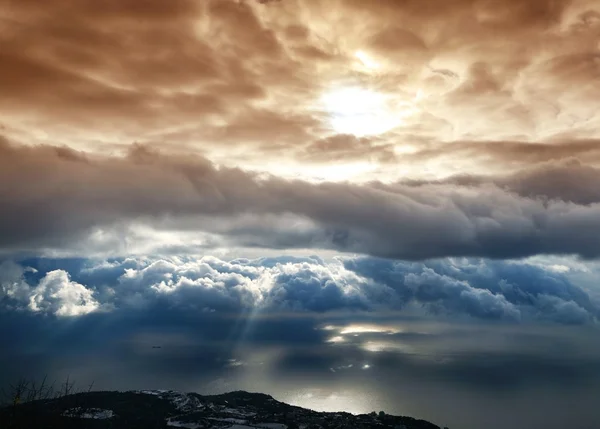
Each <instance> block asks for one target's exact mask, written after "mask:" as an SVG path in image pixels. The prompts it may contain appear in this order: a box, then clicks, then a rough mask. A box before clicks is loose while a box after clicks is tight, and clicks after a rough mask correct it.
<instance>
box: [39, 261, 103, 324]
mask: <svg viewBox="0 0 600 429" xmlns="http://www.w3.org/2000/svg"><path fill="white" fill-rule="evenodd" d="M98 307H99V304H98V302H97V301H96V300H95V299H94V296H93V292H92V291H90V290H89V289H87V288H86V287H85V286H83V285H80V284H79V283H75V282H72V281H71V280H70V279H69V274H68V273H67V272H66V271H62V270H55V271H50V272H48V273H46V275H45V277H44V278H43V279H42V280H41V281H40V282H39V284H38V285H37V286H36V287H35V288H33V290H32V291H31V296H30V297H29V309H30V310H31V311H34V312H45V313H51V314H55V315H57V316H81V315H83V314H88V313H91V312H93V311H96V310H97V309H98Z"/></svg>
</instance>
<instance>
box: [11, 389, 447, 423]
mask: <svg viewBox="0 0 600 429" xmlns="http://www.w3.org/2000/svg"><path fill="white" fill-rule="evenodd" d="M0 427H1V428H3V429H4V428H6V429H9V428H19V429H21V428H23V429H25V428H27V429H29V428H31V429H44V428H93V429H104V428H107V429H108V428H111V429H137V428H140V429H142V428H143V429H154V428H165V429H170V428H187V429H360V428H364V429H367V428H379V429H387V428H391V429H440V428H439V427H438V426H436V425H434V424H432V423H429V422H426V421H424V420H416V419H413V418H411V417H398V416H391V415H388V414H384V413H379V414H377V413H371V414H362V415H352V414H349V413H342V412H339V413H321V412H316V411H311V410H307V409H304V408H300V407H295V406H292V405H288V404H285V403H283V402H279V401H277V400H275V399H273V398H272V397H271V396H269V395H265V394H262V393H248V392H231V393H225V394H223V395H214V396H203V395H198V394H196V393H179V392H174V391H167V390H139V391H131V392H87V393H77V394H73V395H67V396H64V397H61V398H57V399H50V400H38V401H32V402H28V403H24V404H21V405H14V406H13V405H11V406H9V407H5V408H2V409H0Z"/></svg>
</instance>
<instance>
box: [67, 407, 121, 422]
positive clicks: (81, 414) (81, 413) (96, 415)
mask: <svg viewBox="0 0 600 429" xmlns="http://www.w3.org/2000/svg"><path fill="white" fill-rule="evenodd" d="M62 415H63V416H65V417H76V418H80V419H96V420H106V419H112V418H113V417H114V416H115V413H114V412H113V410H103V409H100V408H79V407H78V408H71V409H68V410H66V411H65V412H64V413H63V414H62Z"/></svg>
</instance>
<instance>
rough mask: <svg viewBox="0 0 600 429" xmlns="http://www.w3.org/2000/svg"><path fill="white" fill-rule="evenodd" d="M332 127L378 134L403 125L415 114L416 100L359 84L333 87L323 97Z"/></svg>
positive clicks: (352, 132) (342, 131)
mask: <svg viewBox="0 0 600 429" xmlns="http://www.w3.org/2000/svg"><path fill="white" fill-rule="evenodd" d="M321 101H322V103H323V105H324V106H325V108H326V110H327V111H328V112H329V114H330V124H331V127H332V128H333V130H334V131H335V132H337V133H340V134H353V135H355V136H357V137H363V136H369V135H379V134H383V133H386V132H388V131H390V130H392V129H394V128H396V127H399V126H401V125H403V123H404V121H405V119H406V118H407V117H409V116H412V115H414V114H415V113H416V111H417V108H416V106H415V105H414V104H413V103H407V102H399V101H398V100H397V99H395V98H394V97H392V96H391V95H387V94H383V93H380V92H376V91H372V90H369V89H365V88H360V87H345V88H338V89H335V90H332V91H330V92H328V93H326V94H324V95H323V96H322V98H321Z"/></svg>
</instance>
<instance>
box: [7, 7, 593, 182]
mask: <svg viewBox="0 0 600 429" xmlns="http://www.w3.org/2000/svg"><path fill="white" fill-rule="evenodd" d="M159 3H160V2H157V1H155V0H152V1H145V2H144V5H145V6H144V7H143V8H142V7H140V6H139V5H136V4H134V3H132V2H130V1H127V2H121V3H120V2H108V3H107V4H106V5H102V6H98V5H96V4H94V3H93V2H90V1H87V0H86V1H82V2H80V3H78V4H77V5H70V6H68V5H66V4H65V3H64V2H62V1H58V0H49V1H47V2H45V3H43V4H37V3H33V2H29V1H25V2H19V3H18V4H13V5H11V8H10V12H7V13H6V14H5V16H4V17H3V23H4V25H3V31H2V33H0V42H1V43H2V46H3V50H2V53H0V55H1V56H2V64H3V65H4V67H3V68H2V70H1V71H0V73H1V74H0V76H1V77H3V79H0V82H10V85H3V84H2V83H0V94H1V96H0V112H3V115H2V116H3V121H2V124H1V125H2V132H3V133H5V134H6V135H8V136H9V137H10V138H11V139H13V140H14V141H18V142H21V143H22V144H32V143H46V144H47V143H49V142H52V143H57V144H65V145H67V146H70V147H72V148H76V149H82V150H86V151H88V152H93V153H106V152H113V153H117V152H123V151H126V150H127V147H128V146H129V144H130V143H131V142H132V141H138V142H141V143H145V144H148V145H154V146H158V147H160V148H162V149H163V150H165V151H167V152H177V153H181V152H183V153H189V152H191V153H198V152H201V153H205V154H206V155H207V156H208V157H209V158H210V159H211V160H214V161H215V162H217V163H219V164H222V165H227V166H234V165H237V166H242V167H243V168H252V169H254V170H260V171H262V172H266V173H273V172H275V173H276V174H284V172H285V171H286V169H292V170H293V171H294V172H296V173H297V174H298V175H300V176H301V177H303V178H306V179H319V178H321V177H322V175H321V174H320V173H318V172H315V168H316V167H318V166H319V165H321V164H322V163H323V162H327V163H329V164H330V165H339V166H342V167H346V170H345V171H347V174H345V175H341V176H340V177H341V179H342V180H343V179H345V178H349V179H353V178H354V177H355V176H360V177H361V179H362V180H363V181H364V180H365V178H366V179H381V180H385V181H389V180H394V179H397V178H417V179H431V178H434V179H439V178H441V177H447V176H448V175H451V174H453V173H456V172H463V173H467V174H481V173H484V172H488V171H495V172H505V171H514V170H515V168H516V167H517V166H518V167H519V168H526V167H527V166H528V165H530V163H536V162H538V160H540V159H546V158H552V159H555V158H556V157H558V156H561V157H562V155H563V154H565V155H566V154H568V153H571V154H572V155H573V156H585V155H586V154H589V153H592V154H594V153H595V152H596V151H595V150H593V149H591V148H590V150H589V151H588V150H587V149H585V147H587V145H589V142H592V141H594V140H596V139H597V138H598V136H597V135H596V131H595V130H596V129H597V128H598V127H597V124H598V117H597V115H596V114H595V113H594V112H596V111H599V109H597V108H595V107H594V106H595V104H594V103H596V100H597V99H600V97H597V96H596V95H597V94H596V92H595V91H596V86H597V85H595V82H596V81H597V77H598V75H597V67H596V63H597V24H596V21H597V19H596V18H595V17H597V15H598V13H599V11H598V9H597V5H596V4H595V3H593V2H589V1H585V0H573V1H567V0H564V1H563V0H561V1H555V2H548V1H542V2H539V1H528V2H521V1H516V0H510V1H506V2H503V3H498V2H490V1H488V0H477V1H470V0H469V1H467V0H464V1H463V0H461V1H458V0H457V1H451V2H446V3H445V4H444V6H443V7H439V6H435V7H433V6H432V3H431V4H430V2H429V1H427V2H422V3H419V4H417V3H415V2H412V1H410V2H402V3H398V2H392V1H384V2H379V3H378V4H377V5H368V6H365V4H364V3H361V2H360V1H316V0H315V1H310V2H298V1H296V0H291V1H277V2H267V3H263V4H261V2H256V1H235V0H210V1H202V2H198V1H193V0H175V1H173V2H170V3H169V4H168V5H164V4H159ZM434 9H435V10H434ZM57 14H60V16H61V17H62V21H65V22H62V23H61V24H60V25H58V24H57V21H56V19H54V18H53V17H54V16H58V15H57ZM159 17H160V19H158V18H159ZM342 17H343V18H342ZM242 22H243V23H244V25H240V23H242ZM398 22H402V23H405V24H403V25H402V26H398ZM449 22H452V24H449ZM82 41H84V43H81V42H82ZM524 41H525V42H524ZM542 48H543V49H542ZM358 52H361V53H362V54H363V56H365V57H364V58H368V59H369V60H368V61H367V63H368V64H371V66H368V64H367V65H365V63H364V61H363V62H361V61H360V59H358V58H357V56H356V55H357V53H358ZM340 86H341V87H344V86H352V87H359V88H363V89H364V90H365V91H376V92H378V93H381V94H385V95H386V96H387V97H389V99H390V100H393V101H394V102H398V103H400V104H401V105H409V106H410V110H411V111H414V114H412V115H409V116H407V117H404V118H403V120H402V121H400V122H402V123H401V125H400V126H398V127H396V128H395V129H394V130H392V131H391V132H389V133H383V134H381V135H378V136H377V139H374V140H375V141H370V142H367V141H364V140H361V139H358V138H350V137H347V138H341V137H339V136H338V134H340V133H339V132H337V131H335V130H333V129H332V128H331V115H332V113H331V112H328V111H327V109H325V108H324V106H323V105H322V103H320V101H319V100H320V99H321V98H322V95H323V94H324V93H327V92H328V91H331V90H332V89H333V88H336V87H340ZM356 103H360V101H356ZM557 139H559V140H561V142H564V144H562V143H561V144H560V145H550V144H549V143H548V142H553V141H556V140H557ZM343 142H345V143H346V145H345V146H344V143H343ZM464 142H467V143H464ZM511 142H513V143H511ZM536 145H539V147H536ZM549 146H552V147H549ZM554 146H559V147H554ZM520 153H521V154H522V153H525V154H527V156H524V157H519V154H520ZM471 155H473V156H471ZM357 157H364V159H365V160H368V161H369V163H371V164H372V165H373V168H371V169H368V170H367V171H365V172H361V173H360V174H355V172H354V174H350V173H352V162H354V160H355V159H356V158H357ZM596 158H597V157H596V156H595V155H594V156H593V157H589V158H587V160H588V162H590V163H592V162H593V165H594V166H598V162H597V161H598V160H597V159H596ZM415 160H419V163H418V165H416V163H415ZM377 167H380V168H377Z"/></svg>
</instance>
